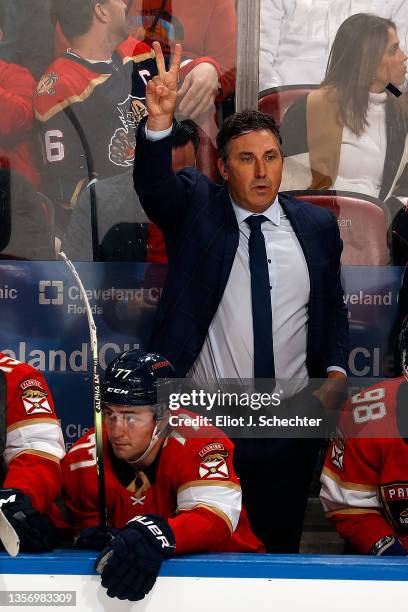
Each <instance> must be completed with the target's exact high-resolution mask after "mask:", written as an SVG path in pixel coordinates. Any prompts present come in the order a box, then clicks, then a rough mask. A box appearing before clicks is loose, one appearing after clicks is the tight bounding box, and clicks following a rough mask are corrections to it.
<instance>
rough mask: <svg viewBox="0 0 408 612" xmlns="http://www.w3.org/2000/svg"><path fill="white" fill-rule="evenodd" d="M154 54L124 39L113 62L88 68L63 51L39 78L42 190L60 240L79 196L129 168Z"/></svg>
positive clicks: (91, 64)
mask: <svg viewBox="0 0 408 612" xmlns="http://www.w3.org/2000/svg"><path fill="white" fill-rule="evenodd" d="M156 72H157V71H156V63H155V61H154V52H153V51H152V49H150V47H149V46H148V45H146V44H145V43H143V42H138V41H136V40H135V39H132V38H128V39H127V40H125V41H124V42H123V43H122V44H121V45H119V47H118V48H117V50H116V52H115V53H114V54H113V56H112V59H111V60H109V61H102V62H89V61H87V60H85V59H82V58H81V57H79V56H78V55H76V54H74V53H72V52H70V51H67V52H66V53H65V54H64V55H62V56H61V57H59V58H58V59H56V60H55V62H53V63H52V64H51V65H50V66H49V68H48V70H47V73H46V74H45V75H44V76H43V77H42V78H41V80H40V82H39V84H38V86H37V92H36V95H35V99H34V108H35V115H36V119H37V120H38V122H39V128H40V133H41V134H40V136H41V145H42V150H43V161H44V164H45V166H44V169H43V173H42V174H43V185H44V191H45V193H46V195H47V196H48V197H49V198H50V199H51V200H52V201H53V203H54V206H55V210H56V225H57V234H58V235H62V234H63V232H64V230H65V229H66V227H67V224H68V221H69V218H70V215H71V212H72V210H73V209H74V208H75V206H76V203H77V200H78V196H79V193H80V191H81V189H82V188H83V187H84V186H86V185H87V184H88V182H89V181H90V180H92V178H94V177H97V178H107V177H110V176H116V175H117V174H120V173H123V172H124V171H125V170H126V169H127V168H130V167H131V166H132V165H133V158H134V147H135V134H134V130H135V128H136V127H137V125H138V124H139V122H140V120H141V119H142V118H143V117H144V116H145V115H146V114H147V111H146V107H145V88H146V82H147V80H148V79H149V78H150V76H151V75H153V74H156Z"/></svg>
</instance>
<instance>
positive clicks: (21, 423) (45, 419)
mask: <svg viewBox="0 0 408 612" xmlns="http://www.w3.org/2000/svg"><path fill="white" fill-rule="evenodd" d="M40 423H50V424H51V425H56V426H57V427H58V428H59V425H58V422H57V419H56V418H55V417H40V418H31V419H24V420H23V421H17V422H16V423H13V425H10V427H7V435H9V434H10V433H11V432H12V431H15V430H16V429H21V428H23V427H27V426H31V425H39V424H40Z"/></svg>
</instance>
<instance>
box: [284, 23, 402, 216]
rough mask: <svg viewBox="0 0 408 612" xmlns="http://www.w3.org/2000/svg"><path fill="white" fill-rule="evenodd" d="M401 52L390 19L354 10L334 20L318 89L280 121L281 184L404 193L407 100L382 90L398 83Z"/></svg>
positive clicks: (380, 195)
mask: <svg viewBox="0 0 408 612" xmlns="http://www.w3.org/2000/svg"><path fill="white" fill-rule="evenodd" d="M406 59H407V56H406V55H405V52H404V51H402V49H401V48H400V43H399V38H398V34H397V32H396V29H395V24H394V23H393V22H392V21H390V20H388V19H383V18H381V17H377V16H375V15H368V14H365V13H359V14H357V15H353V16H352V17H349V18H348V19H347V20H346V21H345V22H344V23H343V24H342V25H341V26H340V28H339V31H338V32H337V35H336V38H335V40H334V43H333V47H332V49H331V51H330V58H329V63H328V67H327V72H326V77H325V79H324V80H323V82H322V84H321V86H320V88H319V89H317V90H314V91H312V92H311V93H309V95H308V96H306V97H304V98H302V99H300V100H299V101H298V102H296V103H295V104H293V106H291V107H290V108H289V110H288V111H287V113H286V115H285V117H284V120H283V122H282V126H281V133H282V140H283V148H284V152H285V155H286V156H287V159H286V161H285V172H284V179H283V181H282V182H283V184H284V189H339V190H346V191H353V192H357V193H362V194H365V195H368V196H372V197H374V198H379V199H381V200H386V199H387V198H388V197H389V196H390V195H391V194H394V195H396V194H400V195H405V196H407V195H408V185H407V181H406V178H407V172H406V160H407V146H406V134H407V104H406V100H405V97H404V96H401V97H400V98H396V97H395V96H393V95H392V94H391V93H389V92H388V91H387V90H386V87H387V85H388V83H392V84H393V85H394V86H396V87H401V86H402V84H403V83H404V79H405V75H406V65H405V62H406ZM351 67H353V69H351ZM322 117H324V121H322ZM400 207H401V202H400V201H398V202H397V208H400Z"/></svg>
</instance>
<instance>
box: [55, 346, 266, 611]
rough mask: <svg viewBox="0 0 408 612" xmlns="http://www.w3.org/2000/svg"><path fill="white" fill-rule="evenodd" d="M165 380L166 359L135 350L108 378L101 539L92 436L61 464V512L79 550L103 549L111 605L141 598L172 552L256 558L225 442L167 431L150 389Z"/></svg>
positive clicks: (258, 548) (185, 430) (211, 434)
mask: <svg viewBox="0 0 408 612" xmlns="http://www.w3.org/2000/svg"><path fill="white" fill-rule="evenodd" d="M173 376H174V370H173V368H172V366H171V365H170V363H169V362H168V361H167V360H166V359H165V358H164V357H161V356H160V355H157V354H148V353H144V352H142V351H128V352H126V353H123V354H122V355H120V356H119V357H117V358H116V359H115V360H114V361H113V362H112V363H111V364H110V365H109V366H108V368H107V370H106V374H105V380H104V383H103V386H102V402H103V413H104V423H105V432H104V436H105V439H104V444H105V448H104V461H105V482H106V504H107V511H108V516H109V520H110V523H111V526H112V527H111V530H110V533H109V534H106V533H103V532H102V531H101V530H100V529H99V528H98V523H99V517H98V491H97V479H96V461H95V434H94V432H93V431H90V432H88V433H87V434H86V435H85V436H83V437H82V438H81V439H80V440H79V441H78V442H77V443H76V444H74V445H73V447H72V448H71V450H70V451H69V452H68V454H67V455H66V457H65V459H64V461H63V462H62V471H63V480H64V487H65V490H66V504H67V506H68V510H69V511H70V514H71V516H72V518H73V522H74V526H75V530H76V532H77V533H78V532H81V535H80V537H79V540H78V546H80V547H81V548H93V549H99V550H100V549H102V548H104V547H105V546H106V545H107V544H108V548H107V549H106V550H105V551H104V552H102V554H101V557H100V559H99V560H98V561H97V564H99V565H100V567H102V566H104V567H103V571H102V585H103V586H104V587H105V588H107V589H108V595H109V596H110V597H119V598H121V599H130V600H139V599H142V598H143V597H144V596H145V595H146V593H148V592H149V591H150V589H151V588H152V586H153V584H154V582H155V580H156V577H157V574H158V572H159V569H160V565H161V562H162V561H163V559H165V558H167V557H170V556H172V555H173V554H183V553H192V552H206V551H207V552H210V551H212V552H215V551H247V552H262V551H263V550H264V549H263V547H262V544H261V543H260V542H259V540H258V539H257V538H256V537H255V535H254V534H253V533H252V531H251V529H250V526H249V523H248V519H247V515H246V511H245V509H243V508H242V503H241V487H240V485H239V480H238V478H237V476H236V475H235V472H234V468H233V464H232V460H233V451H234V447H233V444H232V443H231V441H230V440H229V439H228V438H226V437H225V436H224V435H223V434H222V432H220V431H219V430H217V429H215V428H213V427H208V428H206V429H205V431H204V430H203V435H202V437H200V438H199V437H197V436H198V435H200V434H199V432H198V430H197V428H195V430H194V428H192V427H190V426H188V425H187V424H186V425H183V423H181V425H180V426H177V427H170V426H169V424H168V423H169V414H170V413H169V410H168V409H167V407H166V406H165V405H163V404H158V403H157V401H158V400H157V386H158V381H159V380H160V379H162V378H165V377H167V378H170V377H173ZM172 414H175V413H172ZM185 416H186V415H184V417H185ZM189 416H190V417H191V416H192V414H191V413H190V414H188V413H187V417H189ZM184 417H181V418H184ZM180 420H181V419H180V415H179V418H178V421H179V422H180ZM192 434H193V435H194V437H192ZM140 515H141V516H140ZM106 559H107V562H106V564H105V565H104V562H105V560H106Z"/></svg>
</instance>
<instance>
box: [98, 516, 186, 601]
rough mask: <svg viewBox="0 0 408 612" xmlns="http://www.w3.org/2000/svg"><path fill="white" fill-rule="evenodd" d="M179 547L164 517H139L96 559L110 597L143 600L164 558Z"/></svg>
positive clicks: (121, 530)
mask: <svg viewBox="0 0 408 612" xmlns="http://www.w3.org/2000/svg"><path fill="white" fill-rule="evenodd" d="M175 548H176V542H175V538H174V534H173V531H172V529H171V527H170V526H169V524H168V523H166V522H165V521H164V520H163V519H162V518H161V517H160V516H156V515H154V514H147V515H144V516H136V517H135V518H133V519H132V520H131V521H129V522H128V523H127V525H126V526H125V527H123V529H120V531H119V534H118V535H117V536H116V537H115V538H114V540H113V542H112V544H111V545H110V546H109V547H108V548H106V549H105V550H104V551H102V554H101V555H100V556H99V558H98V559H97V560H96V562H95V567H96V571H97V572H98V573H101V574H102V586H103V587H105V589H107V590H108V591H107V594H108V596H109V597H118V598H119V599H128V600H130V601H139V600H140V599H143V598H144V596H145V595H147V593H149V591H150V590H151V589H152V588H153V586H154V583H155V582H156V578H157V575H158V573H159V571H160V566H161V564H162V561H163V560H164V559H167V558H168V557H171V556H172V554H173V553H174V550H175Z"/></svg>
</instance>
